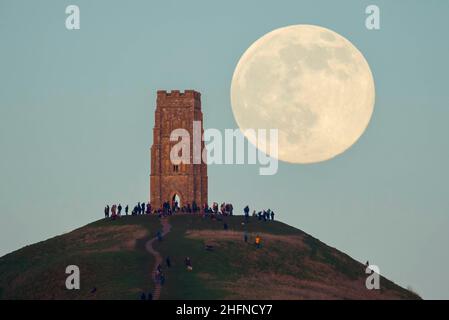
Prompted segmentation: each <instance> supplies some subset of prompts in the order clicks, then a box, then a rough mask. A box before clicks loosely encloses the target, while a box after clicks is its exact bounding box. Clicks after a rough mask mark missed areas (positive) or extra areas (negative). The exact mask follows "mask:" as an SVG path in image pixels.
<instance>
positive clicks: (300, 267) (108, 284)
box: [0, 215, 419, 299]
mask: <svg viewBox="0 0 449 320" xmlns="http://www.w3.org/2000/svg"><path fill="white" fill-rule="evenodd" d="M224 222H226V224H227V225H228V230H224V228H223V225H224ZM242 222H244V218H243V217H242V216H233V217H223V221H217V220H211V219H204V218H202V217H201V216H198V215H179V216H171V217H169V218H168V223H169V224H170V226H171V231H170V232H169V233H168V234H167V235H165V236H164V237H163V240H162V241H160V242H159V241H155V242H154V244H153V249H154V250H155V251H157V252H158V253H160V256H161V257H163V258H164V259H165V257H167V256H169V257H170V260H171V267H170V268H166V267H164V273H165V274H166V282H165V284H164V285H163V287H162V290H161V292H160V298H161V299H419V296H417V295H416V294H415V293H413V292H410V291H408V290H406V289H404V288H402V287H400V286H398V285H396V284H394V283H393V282H392V281H390V280H388V279H386V278H384V277H381V281H380V284H381V289H380V290H371V291H370V290H367V289H366V287H365V279H366V277H367V275H366V274H365V267H364V265H363V264H362V263H360V262H358V261H356V260H354V259H352V258H351V257H349V256H348V255H346V254H344V253H342V252H340V251H338V250H336V249H334V248H332V247H329V246H327V245H326V244H324V243H322V242H321V241H319V240H318V239H315V238H314V237H312V236H310V235H308V234H306V233H305V232H303V231H301V230H298V229H296V228H293V227H291V226H288V225H286V224H284V223H282V222H278V221H268V222H264V221H259V220H257V218H250V221H249V222H248V223H246V224H244V223H242ZM158 230H162V226H161V222H160V221H159V218H158V217H156V216H127V217H122V218H120V219H118V220H115V221H113V220H99V221H96V222H94V223H91V224H88V225H86V226H84V227H82V228H79V229H76V230H74V231H72V232H70V233H67V234H63V235H60V236H57V237H54V238H51V239H48V240H46V241H42V242H39V243H36V244H33V245H30V246H27V247H24V248H22V249H20V250H17V251H15V252H12V253H10V254H7V255H5V256H3V257H1V258H0V299H139V297H140V294H141V293H142V292H148V291H150V290H153V289H154V283H153V279H152V278H153V277H152V270H153V269H154V265H155V257H154V256H153V255H151V254H150V253H149V252H148V244H149V240H150V239H152V238H154V236H155V234H156V233H157V231H158ZM245 230H246V231H247V232H248V234H249V240H248V243H245V242H244V241H243V233H244V231H245ZM256 234H258V235H260V236H261V238H262V246H261V248H256V247H255V246H254V237H255V235H256ZM186 256H189V257H190V258H191V261H192V266H193V270H192V271H187V269H186V268H185V265H184V259H185V257H186ZM67 265H77V266H79V268H80V273H81V289H80V290H67V289H66V288H65V279H66V277H67V275H66V274H65V268H66V266H67ZM93 288H96V291H95V292H92V291H93V290H92V289H93Z"/></svg>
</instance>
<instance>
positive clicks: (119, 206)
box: [117, 203, 122, 216]
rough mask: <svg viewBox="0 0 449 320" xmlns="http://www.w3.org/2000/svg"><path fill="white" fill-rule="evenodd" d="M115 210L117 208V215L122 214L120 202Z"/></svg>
mask: <svg viewBox="0 0 449 320" xmlns="http://www.w3.org/2000/svg"><path fill="white" fill-rule="evenodd" d="M117 210H118V215H119V216H120V215H121V214H122V205H121V204H120V203H119V205H118V207H117Z"/></svg>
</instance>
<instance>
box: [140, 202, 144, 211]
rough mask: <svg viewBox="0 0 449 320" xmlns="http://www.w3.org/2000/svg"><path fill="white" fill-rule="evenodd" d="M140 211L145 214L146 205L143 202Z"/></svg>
mask: <svg viewBox="0 0 449 320" xmlns="http://www.w3.org/2000/svg"><path fill="white" fill-rule="evenodd" d="M140 210H142V214H144V213H145V203H144V202H142V204H141V205H140Z"/></svg>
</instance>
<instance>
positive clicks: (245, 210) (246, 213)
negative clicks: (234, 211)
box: [243, 206, 249, 218]
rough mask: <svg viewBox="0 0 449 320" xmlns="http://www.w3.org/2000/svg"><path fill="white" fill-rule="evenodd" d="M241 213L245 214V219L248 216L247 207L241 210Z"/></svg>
mask: <svg viewBox="0 0 449 320" xmlns="http://www.w3.org/2000/svg"><path fill="white" fill-rule="evenodd" d="M243 212H244V213H245V218H246V217H247V216H249V207H248V206H246V207H245V208H244V209H243Z"/></svg>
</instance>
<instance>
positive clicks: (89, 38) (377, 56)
mask: <svg viewBox="0 0 449 320" xmlns="http://www.w3.org/2000/svg"><path fill="white" fill-rule="evenodd" d="M69 4H77V5H78V6H79V7H80V10H81V30H78V31H68V30H66V29H65V17H66V15H65V7H66V6H67V5H69ZM368 4H377V5H378V6H379V7H380V10H381V30H379V31H369V30H367V29H366V28H365V26H364V19H365V14H364V11H365V7H366V6H367V5H368ZM448 12H449V2H447V1H437V0H434V1H425V2H424V1H374V0H373V1H359V0H354V1H338V2H337V1H298V0H294V1H230V0H229V1H220V2H219V1H206V0H204V1H177V2H175V1H126V2H125V1H102V0H96V1H79V0H74V1H56V0H55V1H44V0H42V1H31V0H30V1H16V0H14V1H12V0H0V205H1V211H0V218H1V220H0V221H1V224H0V255H2V254H5V253H7V252H10V251H12V250H15V249H18V248H20V247H22V246H24V245H27V244H30V243H34V242H36V241H40V240H44V239H46V238H48V237H52V236H54V235H57V234H60V233H63V232H67V231H70V230H72V229H74V228H76V227H79V226H82V225H85V224H86V223H88V222H91V221H93V220H96V219H98V218H101V217H102V210H103V206H104V204H105V203H112V202H114V201H117V202H118V201H120V202H121V203H122V204H123V203H134V202H137V201H142V200H145V199H147V194H148V189H149V185H148V184H149V183H148V175H149V148H150V145H151V142H152V130H151V129H152V126H153V120H154V119H153V112H154V107H155V95H156V90H157V89H168V90H170V89H181V90H183V89H196V90H199V91H200V92H201V93H202V102H203V112H204V117H205V127H212V128H219V129H224V128H234V127H236V123H235V121H234V118H233V114H232V110H231V106H230V98H229V88H230V80H231V77H232V73H233V70H234V67H235V65H236V63H237V61H238V59H239V58H240V56H241V54H242V53H243V52H244V51H245V50H246V48H247V47H248V46H249V45H250V44H251V43H253V42H254V41H255V40H256V39H258V38H259V37H261V36H262V35H264V34H265V33H267V32H269V31H271V30H273V29H276V28H279V27H283V26H287V25H292V24H316V25H320V26H324V27H326V28H330V29H332V30H334V31H336V32H338V33H340V34H341V35H343V36H345V37H347V38H348V39H349V40H350V41H351V42H352V43H353V44H354V45H356V46H357V47H358V49H359V50H360V51H361V52H363V54H364V55H365V57H366V59H367V61H368V62H369V64H370V66H371V69H372V72H373V75H374V78H375V82H376V105H375V110H374V114H373V117H372V120H371V123H370V125H369V127H368V129H367V131H366V132H365V134H364V135H363V136H362V137H361V139H360V140H359V141H358V142H357V143H356V144H355V145H354V146H353V147H352V148H350V149H349V150H348V151H347V152H346V153H344V154H342V155H341V156H338V157H337V158H335V159H332V160H330V161H327V162H324V163H319V164H314V165H293V164H286V163H280V166H279V171H278V174H277V175H275V176H259V175H258V167H257V166H255V165H253V166H233V165H227V166H224V165H223V166H218V165H215V166H210V167H209V198H210V200H211V201H213V200H217V201H222V200H228V201H232V202H233V203H234V207H236V208H242V207H243V205H244V204H246V203H249V205H250V206H251V208H253V207H254V206H257V208H261V207H270V208H272V209H274V210H275V211H276V212H277V216H278V218H280V219H281V220H283V221H285V222H287V223H289V224H291V225H294V226H295V227H298V228H300V229H302V230H304V231H306V232H308V233H310V234H312V235H313V236H315V237H317V238H319V239H320V240H322V241H324V242H326V243H327V244H329V245H331V246H334V247H336V248H338V249H340V250H342V251H344V252H346V253H348V254H349V255H351V256H352V257H354V258H356V259H358V260H360V261H365V260H367V259H369V261H370V262H371V263H374V264H377V265H379V267H380V271H381V273H382V274H384V275H385V276H387V277H389V278H391V279H392V280H393V281H395V282H397V283H399V284H400V285H402V286H408V285H410V286H412V287H413V288H414V289H415V290H416V291H417V292H418V293H419V294H421V295H422V296H423V297H424V298H449V275H447V269H448V267H449V250H448V249H447V244H448V243H449V232H448V228H449V216H448V209H449V195H448V187H447V181H448V178H449V171H448V169H447V166H446V165H447V164H448V163H449V150H448V137H449V126H448V124H447V121H448V120H447V119H448V118H449V109H448V107H449V106H448V101H449V99H448V95H449V88H448V83H449V82H448V80H447V76H448V71H449V64H448V62H447V57H448V56H449V42H448V41H447V30H449V21H448V19H447V13H448Z"/></svg>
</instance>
